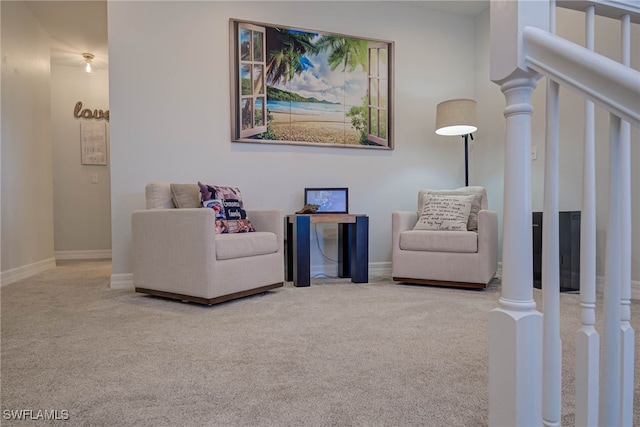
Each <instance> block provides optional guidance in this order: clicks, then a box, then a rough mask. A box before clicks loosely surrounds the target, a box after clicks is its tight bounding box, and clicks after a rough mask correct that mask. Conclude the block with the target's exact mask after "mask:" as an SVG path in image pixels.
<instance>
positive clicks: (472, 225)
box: [425, 189, 482, 231]
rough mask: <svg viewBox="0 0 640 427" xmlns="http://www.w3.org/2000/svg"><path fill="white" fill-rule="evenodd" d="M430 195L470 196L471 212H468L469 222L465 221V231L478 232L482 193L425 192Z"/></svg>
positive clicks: (466, 191) (467, 191) (461, 191)
mask: <svg viewBox="0 0 640 427" xmlns="http://www.w3.org/2000/svg"><path fill="white" fill-rule="evenodd" d="M425 191H427V192H428V193H427V194H432V195H443V196H469V195H472V196H474V197H473V202H471V210H470V211H469V220H468V221H467V230H469V231H478V212H480V209H481V206H482V205H481V202H482V193H479V192H475V191H473V190H470V189H469V190H425Z"/></svg>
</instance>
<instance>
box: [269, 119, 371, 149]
mask: <svg viewBox="0 0 640 427" xmlns="http://www.w3.org/2000/svg"><path fill="white" fill-rule="evenodd" d="M270 114H271V115H272V117H273V120H272V121H271V123H270V124H271V129H272V131H273V132H274V133H275V134H276V135H278V138H279V140H281V141H301V142H321V143H332V144H360V132H358V131H357V130H355V129H354V128H353V127H352V126H351V121H350V120H349V119H348V118H345V117H344V116H343V115H342V114H336V113H327V114H287V113H276V112H272V113H270Z"/></svg>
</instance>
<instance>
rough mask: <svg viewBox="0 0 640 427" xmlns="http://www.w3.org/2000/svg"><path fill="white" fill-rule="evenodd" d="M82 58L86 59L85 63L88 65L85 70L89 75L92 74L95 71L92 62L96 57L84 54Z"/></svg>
mask: <svg viewBox="0 0 640 427" xmlns="http://www.w3.org/2000/svg"><path fill="white" fill-rule="evenodd" d="M82 57H83V58H84V62H86V63H87V65H85V66H84V70H85V71H86V72H87V73H91V72H92V71H93V70H92V69H91V61H93V58H95V56H94V55H93V54H92V53H83V54H82Z"/></svg>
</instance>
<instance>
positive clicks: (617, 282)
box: [489, 0, 640, 426]
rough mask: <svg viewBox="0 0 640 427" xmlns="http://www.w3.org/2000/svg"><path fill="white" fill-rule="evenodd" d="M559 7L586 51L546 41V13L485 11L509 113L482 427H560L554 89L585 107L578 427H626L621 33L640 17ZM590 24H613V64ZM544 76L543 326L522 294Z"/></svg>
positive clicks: (551, 9) (629, 85) (628, 349)
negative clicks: (599, 160) (604, 125)
mask: <svg viewBox="0 0 640 427" xmlns="http://www.w3.org/2000/svg"><path fill="white" fill-rule="evenodd" d="M558 6H561V7H569V8H572V9H578V10H582V11H584V12H585V16H586V29H587V34H586V43H585V44H586V47H581V46H578V45H575V44H574V43H571V42H569V41H567V40H564V39H562V38H560V37H558V36H556V35H554V34H553V32H554V27H555V7H556V4H555V2H541V1H534V2H532V1H527V0H524V1H522V0H521V1H512V2H504V1H501V0H499V1H493V0H492V3H491V38H492V41H491V79H492V80H493V81H494V82H496V83H498V84H500V86H501V89H502V91H503V93H504V94H505V98H506V100H507V107H506V108H505V112H504V115H505V119H506V141H505V198H504V200H505V205H504V230H503V254H504V255H503V284H502V295H501V298H500V300H499V304H500V306H499V307H498V308H496V309H494V310H493V311H492V312H491V313H490V317H489V423H490V425H547V426H559V425H560V420H561V371H562V367H561V353H562V350H561V345H562V344H561V341H560V335H559V287H560V286H559V256H558V128H559V123H558V116H559V114H558V113H559V87H560V86H564V87H566V88H568V89H570V90H572V91H574V92H576V93H578V94H579V95H581V96H582V97H584V98H585V101H586V102H585V120H586V125H585V141H584V159H583V164H584V168H583V191H582V193H583V202H582V203H583V204H582V223H581V249H580V253H581V295H580V301H581V307H582V310H581V323H582V326H581V328H580V330H579V331H577V336H576V425H579V426H583V425H585V426H595V425H601V426H631V425H632V422H633V391H634V385H633V379H634V372H633V368H634V346H635V338H634V331H633V328H632V327H631V324H630V297H631V237H630V233H629V230H631V173H630V168H631V163H630V124H631V125H633V126H636V127H639V126H640V107H639V102H638V100H639V99H640V84H639V82H640V73H639V72H638V71H637V70H633V69H631V68H630V67H629V62H630V61H629V59H630V55H629V52H630V22H631V21H633V22H636V23H638V22H640V8H639V7H638V4H637V3H635V4H634V3H631V4H629V3H626V2H622V1H612V0H600V1H558ZM596 14H597V15H602V16H607V17H611V18H615V19H620V21H621V33H622V51H623V55H622V56H623V59H622V61H621V63H617V62H615V61H613V60H611V59H609V58H606V57H604V56H601V55H598V54H596V53H595V52H594V51H593V44H594V43H593V38H594V37H593V36H594V15H596ZM542 76H545V77H547V80H548V83H547V132H546V138H547V140H546V145H545V147H546V148H545V153H546V155H545V188H544V209H543V210H544V218H545V222H544V228H543V258H542V259H543V261H542V262H543V264H542V274H543V275H542V289H543V303H544V316H543V318H542V321H540V313H539V312H538V311H536V309H535V302H534V301H533V298H532V290H531V287H532V283H531V282H532V271H531V259H532V253H531V247H532V246H531V240H530V239H531V206H530V197H531V189H530V188H529V186H530V166H529V158H528V153H529V148H530V144H531V113H532V109H531V105H530V96H531V92H532V91H533V90H534V89H535V86H536V83H535V82H536V80H537V79H539V78H540V77H542ZM594 104H595V105H599V106H600V107H602V108H603V109H605V110H607V111H609V113H610V132H609V133H610V142H609V151H610V167H609V169H610V176H609V191H608V193H609V202H608V203H609V215H608V219H609V221H608V226H607V242H606V246H607V250H606V252H607V253H606V260H605V288H604V298H603V299H604V302H603V305H604V321H603V331H602V332H603V333H602V345H603V347H602V360H600V344H601V343H600V336H599V334H598V332H597V331H596V328H595V324H596V321H595V320H596V313H595V304H596V286H595V283H596V272H595V265H596V262H595V261H596V253H595V247H596V245H595V239H596V237H595V235H596V214H595V137H594V134H595V132H594ZM527 263H528V264H527ZM541 347H542V348H543V350H540V348H541ZM536 358H539V359H541V360H542V362H541V363H540V362H537V361H536ZM600 362H602V363H600Z"/></svg>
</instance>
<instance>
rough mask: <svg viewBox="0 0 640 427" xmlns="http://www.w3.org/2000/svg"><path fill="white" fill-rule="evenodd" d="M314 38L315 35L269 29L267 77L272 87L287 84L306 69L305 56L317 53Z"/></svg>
mask: <svg viewBox="0 0 640 427" xmlns="http://www.w3.org/2000/svg"><path fill="white" fill-rule="evenodd" d="M313 37H315V34H313V33H307V32H302V31H295V30H289V29H285V28H273V27H267V52H269V57H268V61H267V74H266V77H267V81H268V82H269V83H270V84H271V85H275V84H277V83H279V82H283V83H286V82H288V81H289V80H291V79H292V78H293V77H294V76H295V75H296V74H299V73H301V72H302V71H303V70H304V69H305V64H304V57H305V55H307V54H314V53H316V52H317V49H316V48H315V46H314V45H313V43H312V42H311V40H312V39H313Z"/></svg>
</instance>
